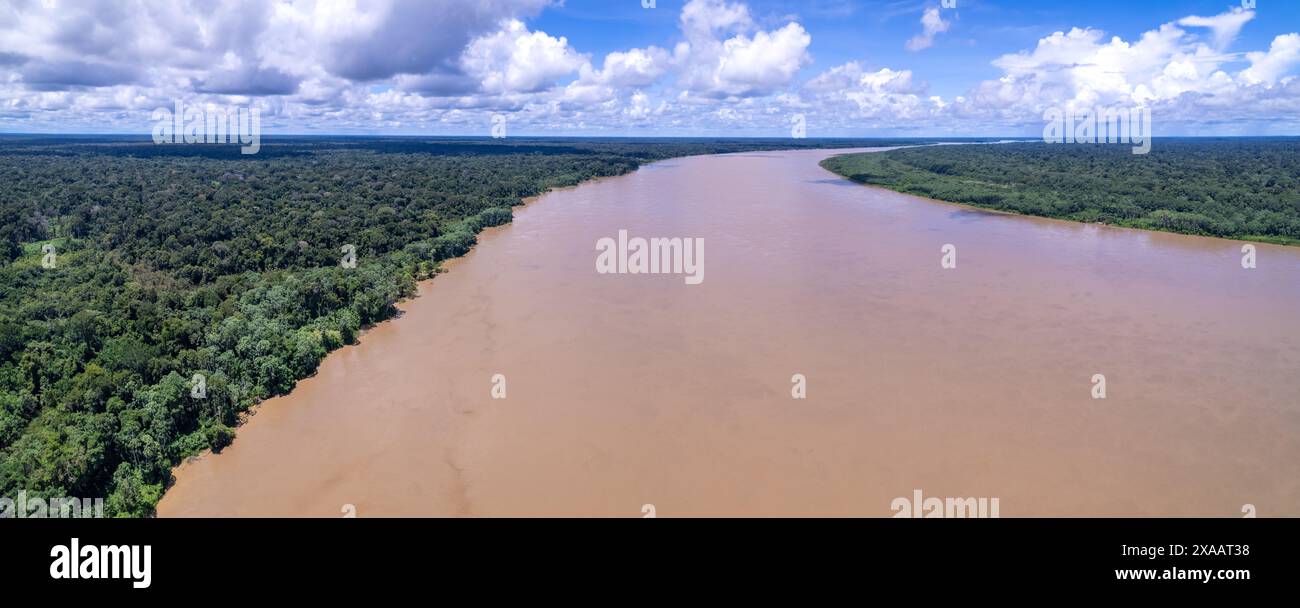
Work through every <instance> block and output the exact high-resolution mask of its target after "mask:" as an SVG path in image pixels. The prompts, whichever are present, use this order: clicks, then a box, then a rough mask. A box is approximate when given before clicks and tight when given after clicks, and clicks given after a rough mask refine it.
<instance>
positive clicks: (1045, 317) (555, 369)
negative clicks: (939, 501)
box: [158, 151, 1300, 517]
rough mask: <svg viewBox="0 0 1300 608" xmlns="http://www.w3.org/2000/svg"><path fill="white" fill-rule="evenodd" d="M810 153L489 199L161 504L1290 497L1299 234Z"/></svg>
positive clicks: (539, 507)
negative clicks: (1092, 207)
mask: <svg viewBox="0 0 1300 608" xmlns="http://www.w3.org/2000/svg"><path fill="white" fill-rule="evenodd" d="M837 153H840V152H838V151H835V152H832V151H799V152H773V153H755V154H737V155H725V156H705V157H693V158H683V159H676V160H671V161H665V162H661V163H656V164H653V165H649V166H646V167H643V168H641V169H640V170H639V171H637V172H635V173H633V174H630V175H626V176H622V177H617V178H611V179H605V180H600V181H597V182H592V183H588V184H585V185H582V186H579V187H577V188H573V189H567V190H562V191H556V192H552V193H550V194H547V195H545V196H542V197H540V198H539V199H537V200H535V201H532V202H530V203H529V204H528V205H527V206H526V207H522V208H516V213H515V221H514V223H513V224H511V225H508V226H504V227H501V228H496V229H491V230H489V231H488V232H487V233H485V234H483V235H481V238H480V244H479V245H478V247H476V248H475V249H474V251H473V252H471V253H470V254H469V255H468V256H466V257H464V258H462V259H459V260H455V261H453V262H452V263H451V264H449V265H448V269H449V271H448V272H447V273H446V274H443V275H441V276H439V277H438V278H437V279H435V280H432V281H427V282H424V283H423V284H421V285H420V292H419V293H420V295H419V297H418V298H415V299H413V300H411V301H409V302H406V303H405V304H403V305H402V308H403V310H404V311H405V314H404V315H403V316H402V317H400V318H398V319H396V320H394V321H391V322H388V323H385V324H382V325H380V326H378V327H376V328H374V329H372V330H371V331H369V332H367V333H366V334H365V335H364V336H363V337H362V338H361V340H360V342H359V343H358V344H356V345H353V346H348V347H345V348H343V349H342V350H340V351H337V352H335V353H333V354H331V355H330V356H329V357H328V358H327V359H326V360H325V361H324V363H322V365H321V367H320V371H319V373H318V374H317V375H315V376H314V377H312V378H309V379H306V380H303V381H302V382H300V383H299V384H298V386H297V388H295V389H294V391H293V392H292V393H291V394H289V395H287V396H284V397H279V398H275V399H271V400H268V401H266V402H265V403H263V404H262V405H261V406H260V408H259V409H258V410H257V414H256V415H255V416H253V417H252V418H251V420H250V421H249V422H248V423H247V424H245V425H244V426H243V427H241V428H240V429H239V434H238V437H237V438H236V440H235V442H234V444H233V445H231V446H230V447H228V448H227V449H226V450H224V451H223V452H222V453H221V454H215V455H206V456H203V457H201V458H198V459H195V460H193V461H191V462H188V463H186V464H184V465H182V466H181V467H180V468H178V469H177V471H176V484H175V486H174V487H173V488H171V489H170V490H169V491H168V492H167V494H166V496H165V497H164V499H163V501H162V503H161V504H160V505H159V507H158V513H159V514H160V515H162V516H196V515H205V516H206V515H216V516H253V515H268V516H323V517H338V516H340V515H341V514H342V511H343V509H344V505H353V506H355V509H356V513H357V515H358V516H360V517H367V516H386V515H413V516H502V515H522V516H532V515H540V516H550V515H572V516H627V517H640V516H641V515H642V511H641V509H642V505H645V504H652V505H654V507H655V511H656V513H657V515H658V516H660V517H666V516H674V515H679V516H681V515H703V516H713V515H741V516H749V515H792V516H812V515H845V516H879V517H888V516H891V515H893V511H892V510H891V508H890V507H891V502H892V501H893V500H894V499H895V498H898V497H908V498H910V497H912V496H913V491H914V490H917V489H920V490H922V492H923V493H924V496H927V497H990V498H993V497H995V498H998V499H999V504H1000V514H1001V516H1002V517H1015V516H1055V515H1066V516H1084V515H1100V516H1111V515H1134V516H1191V515H1197V516H1222V517H1240V516H1241V513H1242V508H1243V505H1246V504H1251V505H1254V506H1255V508H1256V510H1257V512H1258V514H1259V516H1261V517H1266V516H1277V515H1290V516H1300V475H1298V474H1297V470H1298V469H1300V248H1286V247H1275V246H1270V245H1257V247H1258V254H1257V255H1258V267H1257V268H1255V269H1249V270H1248V269H1243V268H1242V265H1241V257H1242V253H1241V245H1242V244H1241V243H1238V242H1234V241H1227V240H1217V239H1208V238H1198V237H1190V236H1180V235H1171V234H1160V233H1151V232H1143V231H1136V230H1126V229H1116V228H1109V227H1103V226H1094V225H1084V224H1076V223H1069V222H1060V221H1053V220H1043V219H1034V218H1026V217H1018V216H1009V215H1002V214H995V213H988V212H982V211H977V210H972V209H968V208H963V207H958V206H953V205H947V204H943V203H937V202H934V201H929V200H925V199H920V198H916V197H912V196H907V195H902V194H897V193H893V192H889V191H885V190H880V189H875V188H867V187H863V186H859V185H855V184H851V183H849V182H846V181H844V180H841V179H839V178H837V177H836V176H835V175H833V174H831V173H829V172H827V171H825V170H823V169H821V168H820V167H819V166H818V161H820V160H821V159H823V158H825V157H827V156H829V155H831V154H837ZM620 229H624V230H628V231H629V233H631V234H632V235H633V236H645V237H697V238H701V237H702V238H703V239H704V240H705V243H706V247H705V250H706V258H705V265H704V266H705V269H706V272H705V274H704V280H703V282H702V283H701V284H699V285H688V284H685V282H684V281H683V279H682V277H681V276H680V275H676V276H674V275H632V274H598V273H597V272H596V271H595V259H596V251H595V243H596V241H597V240H598V239H600V238H603V237H615V236H616V235H617V233H618V231H619V230H620ZM945 244H952V245H954V246H955V247H956V250H957V267H956V268H953V269H944V268H942V267H941V264H940V260H941V256H942V253H941V248H942V247H943V246H944V245H945ZM495 374H501V375H503V376H504V378H505V389H506V398H505V399H494V398H493V395H492V389H493V386H494V384H493V381H492V377H493V376H494V375H495ZM794 374H803V375H804V377H805V378H806V389H807V398H806V399H795V398H793V397H792V395H791V389H792V386H793V384H792V381H791V378H792V376H793V375H794ZM1095 374H1103V375H1104V376H1105V382H1106V398H1105V399H1095V398H1094V396H1093V390H1094V383H1093V376H1094V375H1095Z"/></svg>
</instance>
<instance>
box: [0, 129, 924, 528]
mask: <svg viewBox="0 0 1300 608" xmlns="http://www.w3.org/2000/svg"><path fill="white" fill-rule="evenodd" d="M896 143H897V141H888V142H868V141H861V140H856V141H827V140H656V141H642V142H634V141H629V140H600V141H576V140H544V139H533V140H530V139H510V140H505V141H490V140H423V139H417V138H369V139H366V138H336V139H328V138H301V139H285V138H267V139H265V140H264V142H263V147H262V152H261V153H259V154H257V155H253V156H244V155H240V154H239V153H238V147H237V146H203V145H194V146H184V145H179V146H156V145H154V144H152V142H149V141H148V140H141V139H139V138H131V139H126V138H99V137H85V138H47V137H38V136H21V137H16V136H9V137H0V184H2V186H0V496H14V495H16V494H17V492H18V491H20V490H26V491H27V492H29V494H31V495H33V496H43V497H58V496H74V497H100V496H103V497H106V504H105V508H106V511H107V512H108V513H109V514H112V515H118V516H145V515H149V514H151V513H152V512H153V510H154V505H155V504H156V503H157V501H158V499H159V498H160V496H161V495H162V493H163V491H164V490H165V488H166V486H167V484H168V483H169V482H170V479H171V468H172V467H173V466H174V465H176V464H177V463H178V462H179V461H180V460H181V459H182V458H184V457H187V456H189V455H192V454H196V453H198V452H200V451H202V450H204V449H216V450H219V449H221V448H222V447H223V446H225V445H227V444H229V443H230V441H231V440H232V438H233V436H234V431H233V428H234V427H235V426H236V425H237V424H238V422H239V419H240V415H241V414H242V413H243V412H245V411H246V410H247V408H248V407H249V406H250V405H252V404H254V403H256V402H257V401H258V400H261V399H265V398H267V397H270V396H273V395H279V394H283V393H286V392H288V391H289V390H291V389H292V388H293V386H294V384H295V382H296V381H297V380H299V379H301V378H303V377H306V376H308V375H310V374H312V373H313V372H314V371H315V370H316V367H317V365H318V364H319V363H320V361H321V359H322V358H323V357H324V356H325V354H326V353H328V352H329V351H331V350H333V349H335V348H338V347H339V346H341V345H344V344H348V343H350V342H353V341H354V340H355V339H356V336H357V333H358V331H359V330H360V329H361V328H362V327H364V326H366V325H368V324H371V323H375V322H379V321H382V320H384V319H387V318H389V317H391V316H392V315H393V314H394V312H395V307H394V304H395V303H396V302H397V301H399V300H401V299H402V298H405V297H407V296H410V295H411V294H412V293H413V291H414V285H415V281H416V280H419V279H421V278H425V277H429V276H431V275H432V274H433V273H434V272H436V269H437V267H438V264H439V262H441V261H442V260H445V259H448V258H452V257H456V256H459V255H463V254H464V253H465V252H466V251H468V250H469V248H470V247H472V246H473V245H474V243H475V239H476V237H475V235H476V234H477V233H478V232H479V231H480V230H481V229H482V228H484V227H487V226H495V225H499V224H503V223H507V222H509V221H510V219H511V210H510V209H511V207H512V206H514V205H516V204H519V203H520V202H521V199H522V198H525V197H529V196H533V195H537V194H540V193H542V192H544V191H546V190H547V189H548V188H552V187H558V186H568V185H574V184H577V183H579V182H582V181H584V180H588V179H591V178H594V177H601V176H610V175H619V174H622V173H626V172H629V171H632V170H634V169H635V168H636V167H638V166H640V165H641V164H642V163H645V162H648V161H653V160H658V159H663V158H670V157H675V156H684V155H690V154H704V153H718V152H743V151H748V150H763V149H778V148H782V149H783V148H796V147H827V146H837V147H846V146H868V145H887V144H896ZM914 143H920V142H919V140H918V141H915V142H914ZM345 248H346V249H345ZM353 254H355V267H344V266H345V265H350V264H348V262H349V261H350V260H349V259H345V258H350V257H351V256H352V255H353ZM196 375H198V377H199V378H196ZM200 379H201V382H200ZM196 387H197V388H200V389H201V390H198V392H197V393H196ZM195 394H198V395H199V396H197V397H196V396H195Z"/></svg>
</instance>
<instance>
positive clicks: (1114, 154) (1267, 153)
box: [822, 138, 1300, 245]
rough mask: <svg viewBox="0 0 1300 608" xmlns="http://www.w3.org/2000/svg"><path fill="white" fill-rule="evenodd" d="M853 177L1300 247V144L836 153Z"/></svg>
mask: <svg viewBox="0 0 1300 608" xmlns="http://www.w3.org/2000/svg"><path fill="white" fill-rule="evenodd" d="M822 166H823V167H825V168H826V169H828V170H830V171H833V172H835V173H837V174H839V175H842V176H844V177H846V178H849V179H851V180H853V181H855V182H859V183H863V184H870V185H873V186H881V187H884V188H889V189H891V190H896V191H898V192H904V193H908V194H915V195H919V196H925V197H929V198H934V199H938V200H942V201H949V202H953V203H961V204H965V205H971V206H975V207H981V208H985V209H994V210H997V211H1006V212H1012V213H1020V214H1024V215H1037V216H1042V217H1050V218H1059V219H1066V220H1074V221H1079V222H1089V223H1103V224H1110V225H1115V226H1125V227H1131V228H1143V229H1147V230H1162V231H1167V232H1177V233H1182V234H1196V235H1203V236H1214V237H1222V238H1230V239H1241V240H1249V241H1262V242H1267V243H1276V244H1283V245H1300V139H1296V138H1239V139H1157V140H1155V143H1154V146H1153V147H1152V149H1151V152H1150V153H1149V154H1145V155H1135V154H1133V153H1132V152H1131V147H1130V146H1121V145H1105V144H1059V145H1058V144H1052V145H1049V144H1045V143H1042V142H1020V143H1005V144H999V145H993V146H926V147H919V148H907V149H901V150H894V151H891V152H886V153H883V154H850V155H841V156H835V157H831V158H829V159H827V160H825V161H823V162H822Z"/></svg>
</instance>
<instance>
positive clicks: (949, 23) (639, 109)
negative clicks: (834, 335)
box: [0, 0, 1300, 137]
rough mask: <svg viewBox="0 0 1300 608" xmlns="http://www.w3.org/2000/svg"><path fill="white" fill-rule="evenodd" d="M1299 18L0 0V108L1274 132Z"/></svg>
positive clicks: (1172, 1) (281, 126)
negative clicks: (1064, 113)
mask: <svg viewBox="0 0 1300 608" xmlns="http://www.w3.org/2000/svg"><path fill="white" fill-rule="evenodd" d="M954 3H955V4H956V5H957V6H956V7H953V8H947V7H944V6H943V4H954ZM643 4H644V5H654V6H651V7H647V6H643ZM1252 4H1253V5H1255V8H1249V6H1250V5H1252ZM1243 5H1245V6H1246V7H1247V8H1243ZM1298 32H1300V2H1297V1H1296V0H1255V1H1254V2H1252V1H1251V0H1245V1H1244V2H1243V1H1242V0H1204V1H1203V0H1141V1H1137V0H1094V1H1089V0H1075V1H1053V2H1046V1H1036V0H955V2H941V0H806V1H795V0H653V1H651V0H0V132H64V133H99V132H119V133H140V134H148V133H149V132H150V129H151V126H152V124H153V123H152V122H151V120H150V114H151V112H152V110H154V109H155V108H158V107H168V108H170V107H172V105H173V102H174V101H175V100H177V99H180V100H183V101H184V102H186V103H190V104H206V103H212V104H220V105H223V106H254V107H257V108H260V111H261V116H262V129H263V130H264V131H265V132H267V133H357V134H362V133H380V134H444V135H487V134H488V133H489V129H490V125H491V122H492V116H493V115H494V114H500V115H502V116H505V117H506V120H507V124H508V126H509V133H510V134H511V135H611V136H613V135H626V136H688V135H701V136H711V135H742V136H769V135H788V134H789V133H790V125H791V117H792V116H794V115H797V114H800V115H803V116H804V117H805V120H806V123H807V133H808V135H809V136H810V137H819V136H825V137H830V136H907V135H974V136H979V135H1039V134H1041V132H1042V128H1043V121H1042V114H1043V111H1044V110H1045V109H1046V108H1049V107H1064V108H1068V107H1077V108H1083V107H1096V106H1136V105H1148V106H1150V107H1151V108H1152V114H1153V121H1154V123H1155V128H1156V134H1157V135H1161V134H1163V135H1297V134H1300V79H1297V76H1298V75H1300V33H1298Z"/></svg>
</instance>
